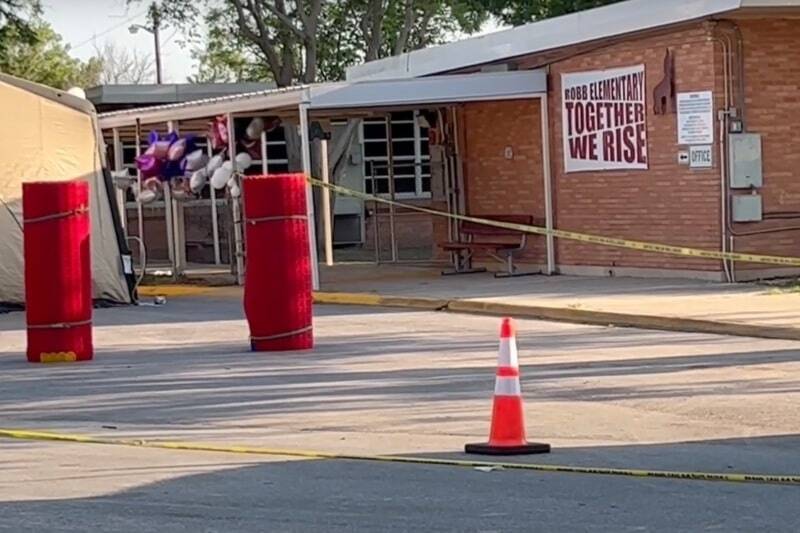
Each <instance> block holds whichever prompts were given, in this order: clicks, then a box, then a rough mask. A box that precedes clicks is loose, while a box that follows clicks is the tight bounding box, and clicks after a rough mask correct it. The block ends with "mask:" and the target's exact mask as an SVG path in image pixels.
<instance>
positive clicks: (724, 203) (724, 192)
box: [709, 29, 733, 283]
mask: <svg viewBox="0 0 800 533" xmlns="http://www.w3.org/2000/svg"><path fill="white" fill-rule="evenodd" d="M712 31H713V29H712ZM709 40H711V41H714V42H717V43H719V45H720V46H721V47H722V59H723V63H722V85H723V88H724V98H725V100H724V101H725V105H724V108H723V109H722V110H721V111H719V113H718V114H717V120H718V125H719V180H720V181H719V187H720V245H721V246H720V247H721V250H722V253H726V252H727V251H728V180H727V177H728V176H727V168H726V164H727V163H726V161H727V158H726V153H725V148H726V145H727V143H726V139H727V137H726V133H727V127H726V126H727V117H728V113H730V87H729V85H730V73H729V71H728V65H729V48H728V43H727V42H726V41H724V40H723V39H721V38H720V37H717V36H714V35H711V36H709ZM722 269H723V271H724V273H725V280H726V281H727V282H728V283H730V282H732V281H733V276H732V275H731V272H730V269H729V265H728V261H727V260H725V259H723V260H722Z"/></svg>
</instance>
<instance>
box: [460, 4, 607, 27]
mask: <svg viewBox="0 0 800 533" xmlns="http://www.w3.org/2000/svg"><path fill="white" fill-rule="evenodd" d="M620 1H622V0H470V3H471V5H472V6H473V8H475V9H477V10H486V11H488V12H489V13H491V14H492V15H494V16H495V17H497V18H498V19H499V20H500V21H502V22H503V23H505V24H510V25H512V26H517V25H520V24H525V23H527V22H532V21H534V20H541V19H546V18H551V17H558V16H560V15H567V14H569V13H575V12H577V11H583V10H586V9H591V8H593V7H600V6H604V5H608V4H614V3H617V2H620Z"/></svg>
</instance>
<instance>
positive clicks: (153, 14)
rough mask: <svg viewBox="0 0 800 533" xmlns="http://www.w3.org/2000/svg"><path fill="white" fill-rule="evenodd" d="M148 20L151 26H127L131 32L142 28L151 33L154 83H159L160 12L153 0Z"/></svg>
mask: <svg viewBox="0 0 800 533" xmlns="http://www.w3.org/2000/svg"><path fill="white" fill-rule="evenodd" d="M148 15H149V17H150V22H151V24H152V26H150V27H148V26H143V25H142V24H133V25H131V26H130V27H129V28H128V31H129V32H131V33H136V32H138V31H139V30H144V31H147V32H150V33H152V34H153V40H154V41H155V49H156V83H157V84H159V85H161V42H160V40H161V39H159V30H160V29H161V14H160V13H159V12H158V4H157V3H156V2H153V3H152V4H150V9H149V11H148Z"/></svg>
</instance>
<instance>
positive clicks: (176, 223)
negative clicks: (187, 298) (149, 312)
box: [170, 121, 186, 277]
mask: <svg viewBox="0 0 800 533" xmlns="http://www.w3.org/2000/svg"><path fill="white" fill-rule="evenodd" d="M170 131H174V132H175V133H180V125H179V124H178V122H177V121H176V122H174V123H173V124H172V129H171V130H170ZM172 234H173V236H172V244H173V246H174V247H175V252H174V257H175V274H174V276H175V277H178V276H181V275H182V274H183V273H184V271H185V270H186V225H185V217H184V207H183V203H182V202H179V201H177V200H176V199H175V198H174V197H173V198H172Z"/></svg>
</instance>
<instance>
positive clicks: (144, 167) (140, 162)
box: [136, 154, 162, 178]
mask: <svg viewBox="0 0 800 533" xmlns="http://www.w3.org/2000/svg"><path fill="white" fill-rule="evenodd" d="M161 167H162V165H161V161H159V160H158V159H157V158H156V157H155V156H154V155H152V154H144V155H140V156H139V157H137V158H136V168H138V169H139V172H141V173H142V177H143V178H153V177H156V176H158V175H159V174H160V173H161Z"/></svg>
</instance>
